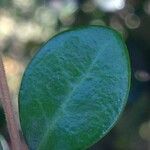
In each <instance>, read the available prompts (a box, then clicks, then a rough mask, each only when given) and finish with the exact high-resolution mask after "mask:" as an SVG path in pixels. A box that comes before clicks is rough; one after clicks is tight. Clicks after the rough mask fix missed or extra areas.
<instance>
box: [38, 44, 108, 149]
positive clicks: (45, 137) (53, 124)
mask: <svg viewBox="0 0 150 150" xmlns="http://www.w3.org/2000/svg"><path fill="white" fill-rule="evenodd" d="M106 46H108V45H105V46H104V50H105V49H106ZM100 52H101V50H98V52H97V53H96V54H95V58H94V59H93V61H92V63H91V65H89V68H88V69H87V71H86V72H85V73H84V74H83V75H81V77H82V76H83V77H82V78H81V80H80V81H79V82H78V84H76V86H74V88H73V89H72V92H70V94H69V95H68V96H67V99H66V100H64V102H63V104H62V105H61V106H60V107H59V108H58V110H57V113H55V116H54V117H53V119H52V120H51V123H52V124H48V125H49V126H48V129H47V132H46V134H45V135H44V136H43V140H42V141H41V142H40V144H39V146H38V150H40V149H41V148H42V145H43V143H44V142H45V140H46V139H47V137H48V136H49V132H50V131H51V129H52V128H54V126H55V123H56V122H57V121H58V120H59V118H60V115H59V114H60V113H59V112H61V110H62V109H64V107H65V106H66V104H67V103H68V101H69V100H70V98H71V96H72V95H73V93H74V92H75V91H76V89H78V87H79V86H80V85H81V84H82V83H83V82H84V81H85V79H86V78H87V77H88V75H89V72H90V71H91V69H92V68H93V66H94V64H95V63H96V61H97V60H98V58H99V55H100ZM41 106H42V105H41ZM43 110H44V109H43ZM56 116H57V117H56ZM41 150H42V149H41Z"/></svg>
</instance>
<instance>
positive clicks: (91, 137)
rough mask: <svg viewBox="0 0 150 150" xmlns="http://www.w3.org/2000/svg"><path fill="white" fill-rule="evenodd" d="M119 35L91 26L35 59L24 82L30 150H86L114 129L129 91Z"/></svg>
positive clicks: (22, 104)
mask: <svg viewBox="0 0 150 150" xmlns="http://www.w3.org/2000/svg"><path fill="white" fill-rule="evenodd" d="M129 64H130V63H129V58H128V52H127V49H126V46H125V43H124V42H123V40H122V38H121V37H120V35H119V34H118V33H117V32H116V31H114V30H111V29H109V28H106V27H99V26H88V27H83V28H77V29H75V30H71V31H66V32H63V33H61V34H59V35H57V36H55V37H53V38H52V39H51V40H50V41H48V42H47V43H46V44H45V45H44V46H43V47H42V48H41V49H40V51H39V52H38V53H37V54H36V55H35V57H34V58H33V59H32V61H31V63H30V64H29V66H28V67H27V69H26V71H25V74H24V76H23V79H22V84H21V88H20V94H19V111H20V120H21V127H22V130H23V134H24V136H25V138H26V140H27V144H28V145H29V149H30V150H84V149H86V148H88V147H89V146H91V145H92V144H94V143H95V142H97V141H98V140H100V139H101V138H102V137H103V136H104V135H106V133H108V131H109V130H110V129H111V128H112V127H113V126H114V124H115V122H116V121H117V119H118V117H119V115H120V113H121V112H122V110H123V108H124V106H125V104H126V100H127V96H128V92H129V85H130V65H129Z"/></svg>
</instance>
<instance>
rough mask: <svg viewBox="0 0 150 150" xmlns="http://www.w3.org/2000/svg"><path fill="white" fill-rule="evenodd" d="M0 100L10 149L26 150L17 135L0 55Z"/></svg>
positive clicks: (16, 124) (17, 128)
mask: <svg viewBox="0 0 150 150" xmlns="http://www.w3.org/2000/svg"><path fill="white" fill-rule="evenodd" d="M0 99H1V102H2V106H3V109H4V112H5V116H6V121H7V127H8V132H9V135H10V140H11V145H12V149H13V150H28V148H27V146H26V144H25V142H24V141H22V140H21V136H20V134H19V126H18V123H17V121H16V118H15V114H14V110H13V105H12V101H11V98H10V93H9V88H8V85H7V80H6V75H5V70H4V65H3V61H2V57H1V55H0Z"/></svg>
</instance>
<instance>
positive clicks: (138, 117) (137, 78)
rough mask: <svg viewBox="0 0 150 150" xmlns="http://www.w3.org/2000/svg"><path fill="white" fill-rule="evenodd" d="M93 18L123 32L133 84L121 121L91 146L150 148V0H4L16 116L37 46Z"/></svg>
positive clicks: (3, 32)
mask: <svg viewBox="0 0 150 150" xmlns="http://www.w3.org/2000/svg"><path fill="white" fill-rule="evenodd" d="M90 24H92V25H106V26H111V27H112V28H114V29H116V30H118V31H119V32H120V33H121V34H122V35H123V37H124V39H125V41H126V44H127V47H128V50H129V54H130V59H131V65H132V84H131V90H130V95H129V99H128V104H127V106H126V108H125V111H124V113H123V114H122V116H121V118H120V120H119V121H118V123H117V125H116V126H115V127H114V128H113V129H112V130H111V132H109V133H108V134H107V135H106V136H105V137H104V138H103V139H102V140H101V141H100V142H98V143H97V144H95V145H94V146H92V147H91V148H89V150H150V0H126V1H125V0H0V50H1V52H2V54H3V60H4V65H5V68H6V73H7V79H8V83H9V87H10V92H11V96H12V97H13V102H14V108H15V110H16V117H17V118H18V114H17V111H18V110H17V93H18V89H19V85H20V81H21V77H22V74H23V72H24V70H25V68H26V66H27V64H28V62H29V61H30V60H31V58H32V56H33V55H34V54H35V52H36V51H37V50H38V48H39V46H41V44H43V43H45V42H46V41H47V40H48V39H49V38H51V37H52V36H53V35H55V34H57V33H59V32H61V31H63V30H66V29H69V28H72V27H76V26H80V25H90ZM4 138H5V139H6V140H7V141H8V142H9V137H8V133H7V129H6V124H5V119H4V114H3V111H2V109H1V108H0V141H1V143H2V141H3V140H2V139H4ZM4 143H5V142H3V145H6V144H4ZM0 149H1V147H0ZM4 150H7V147H6V146H5V148H4Z"/></svg>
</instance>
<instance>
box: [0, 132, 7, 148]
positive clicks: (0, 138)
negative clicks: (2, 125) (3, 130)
mask: <svg viewBox="0 0 150 150" xmlns="http://www.w3.org/2000/svg"><path fill="white" fill-rule="evenodd" d="M0 150H9V146H8V144H7V142H6V140H5V139H4V137H3V136H2V135H0Z"/></svg>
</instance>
